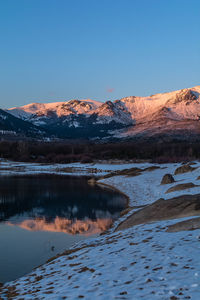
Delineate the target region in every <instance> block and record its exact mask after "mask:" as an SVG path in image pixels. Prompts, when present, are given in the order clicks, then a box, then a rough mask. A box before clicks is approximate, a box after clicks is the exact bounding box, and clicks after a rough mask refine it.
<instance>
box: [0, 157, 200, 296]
mask: <svg viewBox="0 0 200 300" xmlns="http://www.w3.org/2000/svg"><path fill="white" fill-rule="evenodd" d="M181 165H182V164H180V163H177V164H166V165H164V168H157V169H152V170H151V171H148V170H146V171H144V172H141V174H139V175H137V176H134V177H133V176H132V177H131V176H121V175H120V176H113V177H108V178H104V179H97V180H96V183H95V184H97V185H100V186H104V187H105V188H106V187H107V188H109V189H112V190H114V191H117V192H118V193H120V194H122V195H123V196H125V197H126V199H127V208H130V211H128V212H126V213H125V214H124V215H123V214H122V216H120V217H119V218H118V219H117V220H115V221H114V222H113V224H112V226H111V228H109V229H108V230H106V231H105V232H103V233H102V234H100V236H98V237H97V238H92V239H87V240H85V241H83V242H78V243H76V244H74V246H72V247H71V248H70V249H69V250H66V251H65V252H64V253H62V254H61V255H58V256H57V257H52V259H51V260H50V261H47V262H46V263H45V264H43V265H42V266H41V267H38V268H36V269H34V270H33V271H32V272H31V273H30V274H28V275H26V276H24V277H22V278H19V279H17V280H15V281H14V282H8V283H6V284H4V286H3V287H2V288H1V287H0V291H2V293H3V294H2V295H3V296H5V295H9V293H10V291H12V292H13V293H14V294H13V295H14V296H13V298H12V297H11V298H10V299H17V300H18V299H21V297H22V296H23V295H25V298H24V299H30V298H31V297H32V299H33V298H34V297H35V298H39V299H48V297H49V296H54V297H58V295H59V297H61V298H62V297H63V299H65V296H67V298H68V297H69V298H70V297H71V298H73V299H78V298H84V297H86V298H85V299H94V298H96V299H104V298H102V297H103V296H102V295H105V293H106V297H107V299H108V298H109V299H115V298H116V299H117V298H119V299H122V298H123V299H132V297H133V295H134V297H135V299H141V298H143V299H144V298H145V297H147V295H148V298H149V299H156V300H157V299H185V297H190V298H192V299H198V298H195V296H196V295H199V288H200V284H199V277H198V276H200V274H199V260H198V252H199V238H198V234H200V230H199V229H198V228H196V230H190V229H188V231H180V232H175V233H172V232H171V233H170V232H169V231H167V228H174V227H173V226H176V223H177V220H178V222H179V221H183V220H184V221H188V217H180V218H178V219H175V218H174V219H166V220H157V221H156V220H155V221H154V222H151V223H148V222H147V223H143V224H136V225H133V226H131V227H130V228H126V229H124V230H120V231H115V229H116V228H117V227H118V225H119V223H122V222H124V221H125V220H127V219H128V217H129V216H130V215H132V213H133V211H134V212H135V211H137V208H142V207H144V206H146V205H149V204H154V203H155V202H156V201H157V200H158V199H160V198H161V196H162V198H164V199H163V200H162V201H164V200H170V199H173V198H174V197H179V196H184V195H185V194H187V195H191V196H192V195H194V196H195V195H196V194H197V191H198V192H199V186H198V187H197V186H194V188H188V189H185V190H177V191H175V192H171V193H166V191H167V190H168V189H169V188H170V187H172V186H176V185H177V184H179V183H180V182H181V183H187V182H193V183H194V184H197V183H198V179H197V177H198V176H199V172H200V162H196V167H197V168H196V169H195V170H193V171H192V172H188V173H184V174H178V175H174V176H175V182H173V183H170V184H165V185H161V184H160V183H161V179H162V177H163V175H165V174H166V173H170V174H174V173H175V170H176V169H177V167H180V166H181ZM151 166H153V164H151ZM154 166H155V164H154ZM137 167H138V165H137ZM145 167H146V165H144V164H143V165H140V168H143V169H145ZM162 167H163V165H162ZM124 169H125V167H124ZM164 202H166V203H168V201H164ZM169 202H170V201H169ZM160 203H161V202H160ZM161 204H162V203H161ZM149 206H150V207H151V205H149ZM145 209H146V208H145ZM148 209H149V207H148ZM164 210H165V209H164ZM193 218H194V217H193ZM190 219H191V217H190ZM182 223H183V222H182ZM188 253H190V257H189V258H188ZM164 258H166V259H164ZM110 270H112V274H111V273H110ZM83 272H84V274H82V273H83ZM183 272H184V277H183ZM198 274H199V275H198ZM83 275H84V276H83ZM83 281H84V282H86V281H89V284H85V283H83ZM27 282H28V283H27ZM49 285H50V287H51V288H52V289H51V290H49ZM133 291H134V292H133ZM49 293H50V295H49ZM0 294H1V292H0ZM88 295H89V296H88ZM193 295H194V298H193ZM113 297H114V298H113ZM170 297H172V298H170ZM173 297H174V298H173ZM50 298H51V297H50ZM3 299H7V298H3ZM51 299H54V298H51ZM55 299H57V298H55ZM188 299H189V298H188Z"/></svg>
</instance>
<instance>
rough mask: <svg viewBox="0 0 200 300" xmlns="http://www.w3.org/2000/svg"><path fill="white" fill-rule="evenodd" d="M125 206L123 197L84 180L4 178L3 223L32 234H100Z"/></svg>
mask: <svg viewBox="0 0 200 300" xmlns="http://www.w3.org/2000/svg"><path fill="white" fill-rule="evenodd" d="M125 205H126V199H125V198H124V197H123V196H122V195H119V194H118V193H116V192H114V191H110V190H108V189H106V190H105V189H102V188H101V187H99V186H89V185H88V184H87V180H86V179H84V178H69V177H67V178H66V177H57V176H55V177H53V176H41V175H40V176H33V177H0V222H6V224H7V225H16V226H19V227H21V228H23V229H27V230H30V231H52V232H63V233H68V234H87V235H90V234H95V233H99V232H101V231H104V230H106V229H107V228H108V227H109V226H110V225H111V223H112V220H113V219H115V218H117V217H118V216H119V213H120V211H121V210H122V209H123V208H124V207H125Z"/></svg>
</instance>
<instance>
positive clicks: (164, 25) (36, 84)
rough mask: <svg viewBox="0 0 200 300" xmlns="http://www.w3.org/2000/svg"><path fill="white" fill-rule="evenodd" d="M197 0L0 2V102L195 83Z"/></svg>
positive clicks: (199, 63)
mask: <svg viewBox="0 0 200 300" xmlns="http://www.w3.org/2000/svg"><path fill="white" fill-rule="evenodd" d="M199 16H200V1H199V0H0V106H1V107H12V106H18V105H24V104H27V103H30V102H36V101H37V102H52V101H64V100H69V99H75V98H76V99H81V98H92V99H95V100H100V101H105V100H108V99H111V100H112V99H119V98H121V97H125V96H130V95H140V96H142V95H150V94H155V93H157V92H165V91H171V90H175V89H181V88H185V87H191V86H195V85H200V17H199Z"/></svg>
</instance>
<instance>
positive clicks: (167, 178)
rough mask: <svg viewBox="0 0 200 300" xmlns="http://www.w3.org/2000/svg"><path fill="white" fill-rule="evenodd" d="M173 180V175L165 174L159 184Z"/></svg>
mask: <svg viewBox="0 0 200 300" xmlns="http://www.w3.org/2000/svg"><path fill="white" fill-rule="evenodd" d="M173 182H175V180H174V177H173V176H172V175H171V174H165V175H164V176H163V178H162V180H161V183H160V184H169V183H173Z"/></svg>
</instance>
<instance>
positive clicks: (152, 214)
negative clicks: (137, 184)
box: [116, 194, 200, 231]
mask: <svg viewBox="0 0 200 300" xmlns="http://www.w3.org/2000/svg"><path fill="white" fill-rule="evenodd" d="M195 215H200V194H197V195H182V196H179V197H175V198H171V199H169V200H164V199H159V200H157V201H156V202H154V203H153V204H150V205H148V206H146V207H145V208H143V209H141V210H139V211H137V212H135V213H133V214H132V215H131V216H130V217H128V218H127V219H126V220H125V221H124V222H122V223H121V224H119V226H118V227H117V228H116V231H118V230H123V229H126V228H130V227H132V226H135V225H139V224H146V223H150V222H154V221H161V220H168V219H176V218H183V217H188V216H195Z"/></svg>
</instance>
